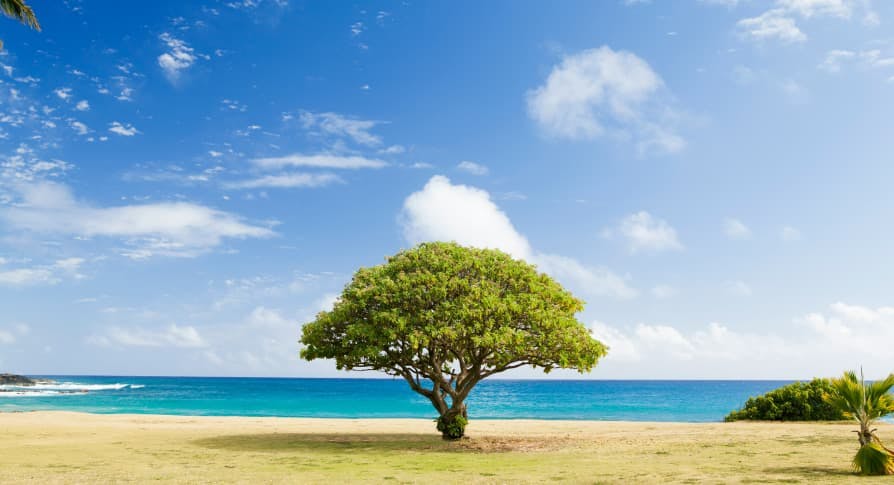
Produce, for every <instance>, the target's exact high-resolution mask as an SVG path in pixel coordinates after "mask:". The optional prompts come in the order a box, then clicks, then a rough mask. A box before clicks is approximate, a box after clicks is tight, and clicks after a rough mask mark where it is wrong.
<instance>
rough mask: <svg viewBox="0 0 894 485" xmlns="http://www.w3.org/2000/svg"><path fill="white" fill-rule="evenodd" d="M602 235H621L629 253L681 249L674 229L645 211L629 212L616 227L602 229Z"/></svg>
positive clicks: (681, 246)
mask: <svg viewBox="0 0 894 485" xmlns="http://www.w3.org/2000/svg"><path fill="white" fill-rule="evenodd" d="M603 235H604V236H606V237H609V238H611V237H614V236H615V235H619V236H621V237H623V238H624V239H626V241H627V247H628V249H629V250H630V252H631V253H638V252H659V251H670V250H681V249H683V245H682V244H681V243H680V241H679V239H678V238H677V231H676V229H674V228H673V227H671V225H670V224H668V223H667V222H666V221H664V220H661V219H658V218H655V217H653V216H652V215H651V214H649V213H648V212H646V211H640V212H637V213H634V214H630V215H629V216H627V217H625V218H624V219H622V220H621V222H620V224H619V225H618V226H617V227H616V228H614V229H607V230H605V231H603Z"/></svg>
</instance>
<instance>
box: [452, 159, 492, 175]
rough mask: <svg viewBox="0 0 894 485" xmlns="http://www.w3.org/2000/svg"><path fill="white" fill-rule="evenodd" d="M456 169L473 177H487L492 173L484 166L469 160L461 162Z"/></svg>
mask: <svg viewBox="0 0 894 485" xmlns="http://www.w3.org/2000/svg"><path fill="white" fill-rule="evenodd" d="M456 168H457V169H459V170H462V171H463V172H466V173H470V174H472V175H487V174H488V173H489V172H490V170H489V169H488V168H487V167H485V166H484V165H481V164H478V163H475V162H470V161H467V160H465V161H462V162H459V164H457V166H456Z"/></svg>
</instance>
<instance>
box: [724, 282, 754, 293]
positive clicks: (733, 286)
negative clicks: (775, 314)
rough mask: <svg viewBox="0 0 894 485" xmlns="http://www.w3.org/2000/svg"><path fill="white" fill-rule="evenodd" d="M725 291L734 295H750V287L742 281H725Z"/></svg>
mask: <svg viewBox="0 0 894 485" xmlns="http://www.w3.org/2000/svg"><path fill="white" fill-rule="evenodd" d="M726 291H727V292H728V293H729V294H731V295H734V296H751V294H752V291H751V287H750V286H748V284H747V283H745V282H744V281H727V282H726Z"/></svg>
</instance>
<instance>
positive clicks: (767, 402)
mask: <svg viewBox="0 0 894 485" xmlns="http://www.w3.org/2000/svg"><path fill="white" fill-rule="evenodd" d="M831 391H832V384H831V382H830V381H829V379H813V380H812V381H810V382H793V383H791V384H788V385H785V386H782V387H780V388H778V389H774V390H772V391H770V392H768V393H766V394H764V395H762V396H756V397H750V398H748V401H746V402H745V406H743V407H742V409H739V410H737V411H733V412H731V413H729V415H728V416H727V417H726V418H724V419H725V420H726V421H739V420H752V421H836V420H842V419H847V418H845V417H844V414H843V413H842V412H841V411H840V410H839V409H837V408H835V407H834V406H832V405H831V404H829V403H828V402H827V401H826V400H825V398H824V396H825V395H826V394H828V393H829V392H831Z"/></svg>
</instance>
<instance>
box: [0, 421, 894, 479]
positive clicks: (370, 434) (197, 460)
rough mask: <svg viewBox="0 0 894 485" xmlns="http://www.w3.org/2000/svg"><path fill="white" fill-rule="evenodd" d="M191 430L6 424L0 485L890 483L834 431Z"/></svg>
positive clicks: (565, 427)
mask: <svg viewBox="0 0 894 485" xmlns="http://www.w3.org/2000/svg"><path fill="white" fill-rule="evenodd" d="M72 416H76V417H74V418H73V417H72ZM189 419H190V421H187V420H186V419H185V418H164V417H162V418H151V417H150V418H147V417H124V416H91V415H66V414H52V413H40V414H39V415H32V416H30V417H29V416H27V415H26V416H24V417H17V416H11V415H3V414H0V430H2V431H3V432H2V433H0V470H2V476H0V482H13V483H53V482H64V483H71V482H77V483H81V482H92V483H108V482H121V481H131V482H140V483H142V482H150V481H161V482H170V483H220V482H237V483H336V484H344V483H353V482H367V483H369V482H372V483H389V484H395V483H461V484H464V485H465V484H472V483H544V482H561V483H704V482H713V483H841V482H853V483H861V484H866V483H891V482H890V479H889V478H888V479H885V478H881V479H876V478H864V477H858V476H856V475H855V474H854V473H853V472H852V470H851V468H850V461H851V459H852V457H853V455H854V453H855V452H856V448H857V442H856V440H855V439H854V437H853V433H851V432H850V430H851V427H850V426H847V425H841V424H792V423H788V424H781V423H759V424H758V423H729V424H723V423H717V424H672V423H669V424H654V423H590V422H580V423H569V422H540V423H536V422H530V421H526V422H520V421H501V422H494V421H491V422H484V421H479V422H476V421H472V424H471V425H470V427H469V433H470V437H469V438H468V439H465V440H461V441H458V442H447V441H443V440H441V439H440V436H439V435H438V434H437V432H435V431H434V430H433V429H431V430H430V431H429V432H426V430H429V428H431V423H430V422H418V423H414V422H410V423H408V424H407V425H406V427H407V428H409V429H408V430H407V431H399V428H400V427H402V426H404V425H403V424H400V425H397V424H395V422H394V421H387V420H381V421H377V420H362V421H350V420H344V421H339V422H336V421H333V422H332V423H333V424H331V425H330V424H329V422H328V421H326V422H323V421H316V422H314V423H309V422H308V421H303V420H257V419H255V420H251V419H245V420H238V419H224V418H207V419H195V418H189ZM321 423H322V424H321ZM339 429H344V430H345V431H344V432H341V431H339ZM879 433H880V434H882V435H883V436H885V435H891V436H894V427H891V426H882V427H881V429H880V431H879ZM883 480H884V481H883Z"/></svg>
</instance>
